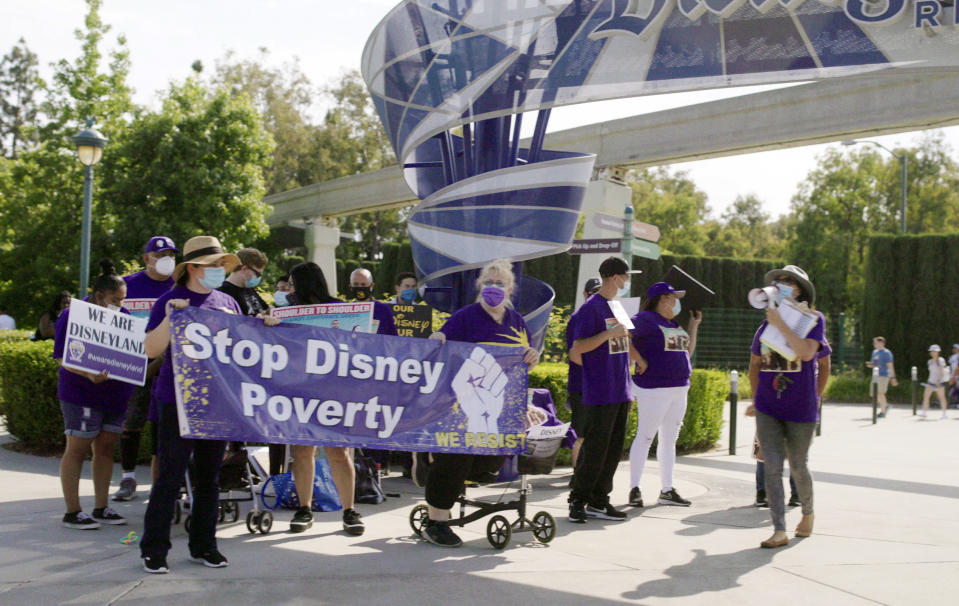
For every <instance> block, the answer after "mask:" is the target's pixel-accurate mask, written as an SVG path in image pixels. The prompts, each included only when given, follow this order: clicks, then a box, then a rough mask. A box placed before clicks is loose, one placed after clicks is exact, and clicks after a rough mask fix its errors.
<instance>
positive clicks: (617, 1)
mask: <svg viewBox="0 0 959 606" xmlns="http://www.w3.org/2000/svg"><path fill="white" fill-rule="evenodd" d="M609 1H610V2H611V4H612V6H611V7H610V17H609V19H607V20H606V21H604V22H603V23H601V24H600V25H599V27H597V28H596V29H595V30H593V32H592V33H591V34H590V35H589V38H590V39H592V40H597V39H599V38H606V37H609V36H614V35H617V34H632V35H634V36H639V37H641V38H648V37H649V35H650V34H652V33H653V32H655V31H658V30H659V28H660V26H661V25H662V24H663V22H664V21H665V20H666V17H668V16H669V14H670V13H671V12H672V9H673V6H674V4H675V6H676V7H677V8H678V9H679V12H681V13H682V14H683V15H684V16H685V17H686V18H687V19H689V20H690V21H696V20H698V19H699V18H700V17H702V16H703V15H704V14H706V13H707V12H709V13H712V14H714V15H716V16H718V17H722V18H729V17H731V16H732V15H733V13H735V12H736V11H737V10H739V8H740V7H741V6H742V5H743V4H746V3H747V2H748V3H749V5H750V6H751V7H752V8H753V9H755V10H756V11H757V12H759V13H762V14H766V13H767V12H769V10H770V9H772V8H773V7H775V6H777V5H778V6H781V7H783V8H785V9H786V10H789V11H793V10H795V9H797V8H798V7H799V6H800V5H801V4H802V3H803V2H805V1H806V0H647V1H645V2H643V1H640V2H632V1H631V0H609ZM819 3H820V4H823V5H825V6H834V5H836V4H840V3H842V4H843V11H844V12H845V13H846V15H847V16H848V17H849V18H850V19H851V20H852V21H853V22H855V23H856V24H858V25H860V26H864V25H872V26H876V25H888V24H892V23H895V22H897V21H898V20H899V19H901V18H902V17H903V16H904V15H905V14H906V12H907V11H908V10H909V2H908V0H886V2H876V1H875V0H819ZM942 14H943V4H942V2H941V0H916V1H915V13H914V17H915V21H914V26H915V27H916V28H921V27H923V26H928V27H941V26H942V21H941V15H942ZM952 24H953V25H959V10H956V11H954V12H953V18H952Z"/></svg>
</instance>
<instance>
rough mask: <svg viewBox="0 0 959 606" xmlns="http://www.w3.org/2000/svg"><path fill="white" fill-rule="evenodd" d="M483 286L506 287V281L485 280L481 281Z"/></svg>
mask: <svg viewBox="0 0 959 606" xmlns="http://www.w3.org/2000/svg"><path fill="white" fill-rule="evenodd" d="M483 286H487V287H489V286H496V287H497V288H506V282H503V281H502V280H487V281H486V282H483Z"/></svg>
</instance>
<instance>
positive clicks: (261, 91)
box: [201, 48, 317, 194]
mask: <svg viewBox="0 0 959 606" xmlns="http://www.w3.org/2000/svg"><path fill="white" fill-rule="evenodd" d="M268 58H269V52H268V51H267V50H266V49H265V48H261V49H260V57H259V59H258V60H246V61H236V60H235V59H234V55H233V53H232V52H230V53H227V55H226V57H225V58H224V59H223V60H222V61H218V62H217V65H216V73H215V75H214V76H213V83H214V85H218V86H222V87H225V88H226V89H227V90H228V91H230V93H231V94H232V95H234V96H246V97H248V98H249V100H250V101H251V102H252V103H253V104H254V106H255V107H256V108H257V110H258V111H259V113H260V116H261V117H262V119H263V124H264V126H265V127H266V129H267V130H268V131H269V132H270V134H271V135H272V136H273V139H274V140H275V141H276V147H275V148H274V150H273V157H272V162H270V164H269V166H268V167H267V169H266V171H265V175H264V176H265V179H266V187H267V193H268V194H274V193H277V192H282V191H287V190H290V189H294V188H297V187H302V186H304V185H309V184H311V183H315V182H316V180H317V179H316V175H314V174H313V173H312V170H313V168H312V165H313V162H314V161H313V160H312V159H311V155H312V151H313V139H314V137H315V136H316V133H315V131H316V127H314V126H313V125H312V124H310V122H309V112H310V103H311V101H312V98H313V94H314V90H313V86H312V84H311V83H310V81H309V79H308V78H307V77H306V76H305V75H304V74H303V72H301V71H300V68H299V65H298V64H297V63H296V62H293V63H288V64H285V65H283V66H282V67H279V68H273V67H269V66H267V65H266V61H267V60H268ZM201 69H202V68H201Z"/></svg>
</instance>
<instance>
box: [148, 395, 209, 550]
mask: <svg viewBox="0 0 959 606" xmlns="http://www.w3.org/2000/svg"><path fill="white" fill-rule="evenodd" d="M157 404H159V410H160V423H159V429H158V431H157V438H158V439H157V442H158V444H157V460H158V462H159V465H160V470H159V474H158V475H157V479H156V481H155V482H154V483H153V489H152V490H151V491H150V504H149V505H147V511H146V515H145V517H144V519H143V526H144V528H143V538H142V539H141V540H140V555H142V556H143V557H155V556H162V557H166V554H167V552H168V551H170V546H171V544H170V524H171V521H172V520H173V510H174V507H175V503H176V501H177V497H179V494H180V486H181V485H182V484H183V478H184V475H185V474H186V470H187V465H188V464H189V462H190V455H191V454H192V455H193V461H194V466H193V469H192V470H191V476H190V481H191V483H192V485H193V508H192V511H191V512H190V515H191V516H192V517H191V521H190V544H189V546H190V555H193V556H199V555H202V554H204V553H206V552H208V551H214V550H216V522H217V517H218V512H217V505H218V503H219V499H220V489H219V479H220V466H221V465H222V464H223V454H224V452H225V451H226V442H224V441H221V440H192V439H187V438H181V437H180V428H179V424H178V422H177V414H176V404H170V403H166V402H158V403H157Z"/></svg>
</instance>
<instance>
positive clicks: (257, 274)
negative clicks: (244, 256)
mask: <svg viewBox="0 0 959 606" xmlns="http://www.w3.org/2000/svg"><path fill="white" fill-rule="evenodd" d="M246 268H247V269H249V270H250V271H252V272H253V273H254V274H255V275H256V277H257V278H262V277H263V270H262V269H261V270H260V271H257V270H255V269H253V268H252V267H250V266H249V265H247V266H246Z"/></svg>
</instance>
